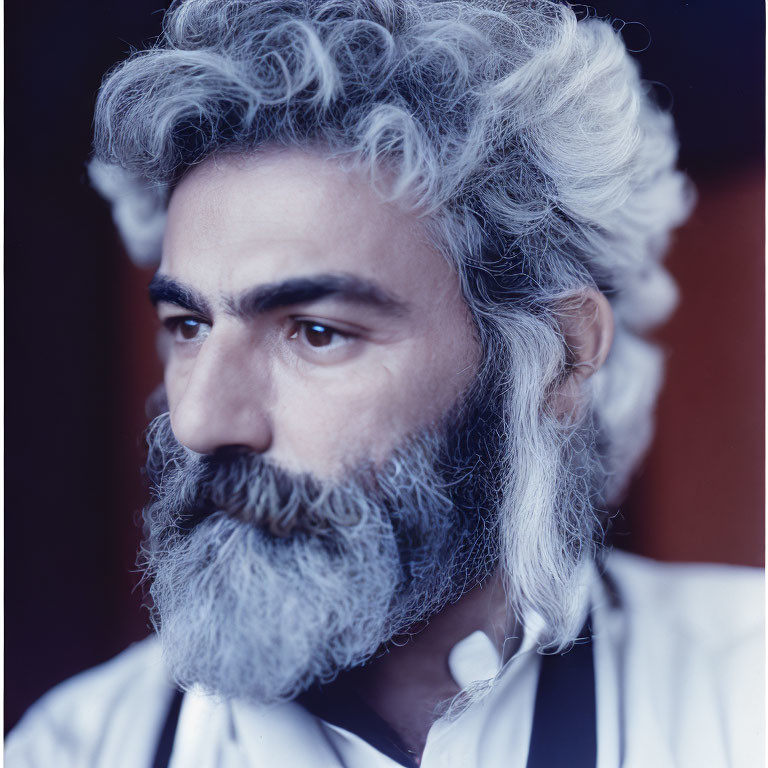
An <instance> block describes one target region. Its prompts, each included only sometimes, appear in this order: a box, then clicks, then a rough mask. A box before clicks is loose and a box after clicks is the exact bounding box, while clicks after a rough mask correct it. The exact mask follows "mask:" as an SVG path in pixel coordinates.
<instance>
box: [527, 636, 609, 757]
mask: <svg viewBox="0 0 768 768" xmlns="http://www.w3.org/2000/svg"><path fill="white" fill-rule="evenodd" d="M581 636H582V637H587V638H588V639H587V640H586V641H583V640H582V641H579V642H577V643H576V645H574V646H573V648H571V650H570V651H568V652H567V653H563V654H554V655H547V656H542V657H541V671H540V672H539V685H538V688H537V689H536V708H535V709H534V713H533V728H532V729H531V744H530V748H529V751H528V763H527V768H595V765H596V763H597V714H596V705H595V665H594V659H593V643H592V635H591V633H590V631H589V628H588V626H587V627H585V628H584V629H583V630H582V634H581Z"/></svg>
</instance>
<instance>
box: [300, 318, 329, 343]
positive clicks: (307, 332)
mask: <svg viewBox="0 0 768 768" xmlns="http://www.w3.org/2000/svg"><path fill="white" fill-rule="evenodd" d="M335 335H336V331H334V330H332V329H330V328H326V327H325V326H324V325H320V324H319V323H308V324H307V325H305V326H304V336H305V338H306V339H307V342H308V343H309V344H310V345H311V346H313V347H327V346H328V345H329V344H330V343H331V342H332V341H333V337H334V336H335Z"/></svg>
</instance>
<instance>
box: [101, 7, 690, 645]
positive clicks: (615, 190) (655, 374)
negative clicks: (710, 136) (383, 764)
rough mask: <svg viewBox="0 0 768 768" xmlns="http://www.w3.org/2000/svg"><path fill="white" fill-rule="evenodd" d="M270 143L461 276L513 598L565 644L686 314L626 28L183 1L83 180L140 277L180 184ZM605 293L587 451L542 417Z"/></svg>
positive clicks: (672, 202) (119, 84)
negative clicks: (348, 174)
mask: <svg viewBox="0 0 768 768" xmlns="http://www.w3.org/2000/svg"><path fill="white" fill-rule="evenodd" d="M275 144H277V145H283V146H299V147H307V146H310V145H311V146H313V147H319V148H321V149H322V151H324V152H325V153H326V154H327V155H328V156H329V157H334V158H337V159H339V160H340V161H342V162H346V163H350V164H354V165H356V166H358V167H363V168H364V169H368V171H369V172H370V179H371V182H372V183H373V184H374V185H376V186H377V188H379V189H381V191H382V194H383V195H384V196H385V197H386V198H387V199H395V198H397V199H399V200H403V201H406V202H407V203H408V204H409V205H410V206H412V208H413V210H415V211H417V212H418V213H419V214H420V215H421V216H422V217H423V220H424V222H425V225H426V227H427V229H428V231H429V233H430V235H431V237H432V239H433V241H434V244H435V245H436V246H437V247H438V248H439V249H440V250H441V251H442V252H443V253H444V254H445V256H446V258H448V259H449V260H450V261H451V263H452V264H453V265H454V266H455V268H456V271H457V273H458V275H459V279H460V281H461V284H462V288H463V291H464V296H465V298H466V301H467V303H468V305H469V307H470V310H471V312H472V314H473V317H474V319H475V322H476V325H477V327H478V331H479V336H480V338H481V341H482V343H483V347H484V352H485V361H486V366H485V368H484V371H483V376H484V377H492V378H493V379H494V380H495V381H496V382H497V383H501V384H503V387H504V391H505V397H506V404H505V409H504V416H503V417H502V422H503V423H502V424H500V425H499V429H501V430H503V432H504V434H505V436H506V440H507V456H506V464H505V467H504V468H503V472H504V477H503V481H504V482H503V484H504V487H505V491H506V493H505V494H504V499H503V502H502V507H503V516H502V519H501V523H500V533H499V535H500V541H501V551H502V555H501V560H502V565H503V567H504V571H505V575H506V582H507V588H508V590H509V594H510V597H511V599H512V602H513V604H514V606H515V609H516V610H518V611H519V613H520V614H521V615H522V614H524V613H525V612H526V611H528V610H529V609H532V610H534V611H535V612H536V613H538V614H539V615H541V616H542V617H543V618H544V620H545V621H546V623H547V626H548V627H549V628H550V635H549V638H550V640H551V641H552V642H553V643H554V644H555V645H560V646H562V645H563V644H564V643H566V642H567V641H568V640H569V639H570V638H572V637H574V636H575V634H576V633H577V632H578V630H579V628H580V624H579V622H580V617H579V616H578V615H577V608H576V606H577V596H576V595H575V594H574V592H575V584H576V583H577V579H578V574H579V571H580V569H581V567H582V565H583V564H584V563H585V562H586V560H588V559H591V558H593V557H595V555H596V551H597V545H595V546H591V545H586V544H585V542H589V541H591V540H596V539H597V538H598V537H596V536H592V537H590V536H586V535H585V530H591V531H594V530H597V529H599V528H600V525H601V519H600V512H601V506H602V505H604V503H605V499H607V498H615V497H617V496H618V494H619V492H620V491H621V490H622V488H623V487H624V486H625V485H626V482H627V480H628V478H629V476H630V473H631V471H632V469H633V468H634V467H635V465H636V464H637V462H638V460H639V459H640V457H641V456H642V454H643V453H644V451H645V449H646V448H647V445H648V443H649V441H650V437H651V432H652V418H651V414H652V409H653V405H654V403H655V399H656V394H657V391H658V387H659V384H660V380H661V368H662V360H661V355H660V353H659V351H658V350H657V349H655V348H654V347H653V346H652V345H651V344H649V343H648V342H647V341H646V340H644V339H643V338H642V335H641V334H642V333H643V332H644V331H645V330H647V329H648V328H650V327H651V326H653V325H654V324H656V323H658V322H660V321H662V320H664V319H665V318H666V317H667V316H668V314H669V313H670V312H671V310H672V308H673V306H674V304H675V299H676V293H675V287H674V284H673V283H672V281H671V279H670V277H669V275H668V274H667V272H666V271H665V270H664V268H663V267H662V265H661V263H660V260H661V257H662V255H663V252H664V250H665V248H666V245H667V240H668V235H669V232H670V230H671V229H672V228H673V227H674V226H675V225H677V224H679V223H680V222H682V220H683V219H684V218H685V216H686V214H687V212H688V210H689V208H690V204H691V193H690V191H689V189H688V187H687V184H686V181H685V179H684V177H683V176H682V175H681V174H680V173H679V172H677V171H676V170H675V158H676V152H677V144H676V140H675V136H674V129H673V125H672V120H671V117H670V116H669V115H668V114H666V113H664V112H663V111H661V110H660V109H659V108H658V107H657V106H656V105H655V104H654V102H653V100H652V99H651V97H650V94H649V91H648V88H647V86H646V85H645V84H644V83H643V82H642V81H641V80H640V78H639V75H638V70H637V66H636V64H635V62H634V61H632V59H631V58H630V57H629V55H628V54H627V52H626V50H625V47H624V45H623V43H622V41H621V38H620V36H619V33H618V32H617V31H616V30H615V29H614V28H613V27H612V26H611V25H610V24H609V23H607V22H606V21H603V20H600V19H597V18H590V17H586V18H582V19H578V18H577V16H576V14H575V13H574V11H573V10H572V9H571V8H570V7H569V6H567V5H565V4H561V3H558V2H554V0H513V1H511V2H510V1H509V0H473V1H472V2H470V1H469V0H258V1H257V0H187V1H186V2H182V3H177V4H175V5H174V6H173V7H172V9H171V10H170V11H169V12H168V13H167V15H166V17H165V21H164V31H163V35H162V37H161V38H160V40H159V41H158V42H157V43H156V44H155V45H153V46H152V47H151V48H149V49H147V50H143V51H137V52H135V53H134V54H133V55H132V56H131V57H130V58H129V59H128V60H127V61H126V62H124V63H122V64H121V65H119V66H118V67H116V68H115V69H114V70H113V71H112V72H111V73H109V75H108V76H107V78H106V79H105V81H104V84H103V86H102V89H101V92H100V94H99V98H98V104H97V109H96V118H95V155H94V159H93V160H92V162H91V165H90V172H91V178H92V180H93V182H94V184H95V185H96V186H97V187H98V188H99V189H100V190H101V191H102V193H103V194H104V195H105V196H106V197H107V198H108V199H109V200H110V201H111V202H112V205H113V212H114V217H115V220H116V222H117V224H118V226H119V227H120V229H121V232H122V234H123V237H124V240H125V242H126V245H127V248H128V250H129V252H130V253H131V254H132V256H133V257H134V258H135V259H136V260H137V261H139V262H142V263H148V262H151V261H152V260H154V259H156V258H157V256H158V255H159V247H160V237H161V234H162V229H163V217H164V211H165V207H166V205H167V201H168V197H169V195H170V193H171V191H172V190H173V188H174V186H175V184H176V183H177V182H178V181H179V179H180V178H181V176H182V175H183V174H184V173H185V171H186V170H187V169H189V167H191V166H193V165H195V164H197V163H199V162H201V161H202V160H204V159H205V158H207V157H209V156H210V155H212V154H214V153H218V152H251V151H254V150H256V149H257V148H259V147H261V146H265V145H275ZM382 168H386V171H387V173H386V174H382V173H381V172H380V171H381V170H382ZM594 287H596V288H598V289H600V290H601V291H603V293H604V294H605V295H606V296H607V297H608V299H609V301H610V303H611V305H612V307H613V311H614V314H615V318H616V331H615V337H614V345H613V349H612V351H611V353H610V355H609V357H608V359H607V361H606V363H605V365H604V366H603V368H602V369H601V370H600V371H599V372H598V373H597V374H596V375H595V376H594V377H593V379H592V383H591V391H590V392H589V393H588V395H589V399H590V403H591V406H590V407H587V408H586V409H584V412H583V419H585V420H587V421H590V422H591V423H592V424H593V425H594V426H595V428H596V430H597V432H596V434H597V437H596V438H594V439H592V438H590V439H588V440H586V441H585V440H584V439H583V438H582V437H580V436H581V435H583V433H582V432H581V431H580V430H579V429H577V428H576V427H577V425H573V424H571V425H568V424H563V420H562V419H558V418H556V417H555V415H554V414H552V413H551V411H550V407H549V402H550V397H551V394H552V392H553V391H554V389H555V388H556V387H557V386H558V384H559V383H560V382H562V381H563V380H564V378H565V377H566V376H567V375H568V373H569V370H570V368H569V365H570V354H571V351H570V350H569V349H568V348H567V345H566V343H565V341H564V337H563V333H562V330H561V323H560V320H561V313H562V312H563V307H566V306H568V304H569V300H571V301H572V300H574V298H577V297H578V296H579V295H581V293H582V292H583V290H584V289H585V288H594ZM594 433H595V430H590V431H589V434H590V435H592V434H594ZM566 475H567V476H568V478H569V480H568V482H564V480H563V478H564V476H566ZM577 487H580V488H581V491H580V492H578V493H577V492H575V491H574V490H573V489H574V488H577ZM564 488H568V489H570V490H568V491H567V492H564V491H563V489H564Z"/></svg>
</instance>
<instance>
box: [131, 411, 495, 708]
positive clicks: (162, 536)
mask: <svg viewBox="0 0 768 768" xmlns="http://www.w3.org/2000/svg"><path fill="white" fill-rule="evenodd" d="M467 402H471V403H472V404H471V405H470V406H467V404H466V403H467ZM488 402H489V401H488V399H487V398H485V399H481V398H477V397H474V398H472V399H471V401H465V404H464V405H463V406H462V407H461V408H460V409H457V410H456V411H455V412H454V414H461V416H460V417H459V416H458V415H453V416H451V417H450V418H448V419H446V423H445V425H443V427H441V428H440V429H429V430H424V431H422V432H421V433H419V434H418V435H416V436H414V437H411V438H409V439H408V440H407V441H405V443H404V444H403V446H402V447H400V448H399V449H397V450H395V451H393V453H392V454H391V456H390V458H389V459H388V460H387V462H386V463H385V464H384V466H382V467H381V468H379V469H375V468H373V467H371V466H370V465H364V466H361V467H358V468H357V469H356V470H355V471H353V472H351V473H348V475H347V477H346V478H345V479H344V480H343V481H341V482H321V481H318V480H316V479H315V478H312V477H311V476H308V475H294V474H291V473H288V472H286V471H284V470H282V469H280V468H278V467H275V466H274V465H272V464H270V463H269V462H268V461H266V460H264V459H263V458H262V457H261V456H258V455H255V454H238V455H227V456H224V457H220V456H213V457H211V456H201V455H200V454H195V453H193V452H191V451H189V450H187V449H185V448H184V447H183V446H181V445H180V444H179V443H178V441H177V440H176V438H175V436H174V435H173V432H172V430H171V426H170V417H169V415H168V414H167V413H165V414H163V415H161V416H159V417H158V418H156V419H155V420H154V421H153V422H152V424H151V425H150V429H149V432H148V444H149V455H148V462H147V469H148V474H149V476H150V479H151V480H152V481H153V484H154V489H153V491H154V501H153V502H152V503H151V504H150V505H149V506H148V507H147V508H146V509H145V510H144V522H145V542H144V544H143V546H142V553H141V557H140V563H141V565H142V566H143V568H144V575H145V578H146V579H147V580H149V581H151V588H150V594H151V597H152V600H153V607H152V620H153V623H154V625H155V628H156V630H157V631H158V634H159V635H160V638H161V641H162V645H163V655H164V659H165V662H166V664H167V666H168V668H169V671H170V673H171V675H172V676H173V678H174V679H175V681H176V682H177V683H178V684H179V685H180V686H181V687H182V688H184V689H188V688H189V687H191V686H192V685H197V686H200V687H201V688H202V689H203V690H205V691H206V692H209V693H215V694H219V695H222V696H224V697H227V698H230V697H233V698H243V699H246V700H250V701H254V702H259V703H271V702H276V701H282V700H290V699H293V698H295V697H296V696H297V695H298V694H299V693H301V692H302V691H304V690H306V689H307V688H308V687H310V686H311V685H312V684H314V683H321V684H322V683H326V682H329V681H331V680H332V679H333V678H334V677H335V676H336V675H337V674H338V672H339V671H341V670H344V669H349V668H352V667H355V666H358V665H360V664H362V663H364V662H365V661H366V660H368V659H369V658H370V657H371V656H373V655H374V654H375V653H376V651H377V649H379V648H380V647H381V646H382V645H383V644H385V643H386V642H388V641H389V640H390V639H392V638H393V637H395V636H397V635H403V634H408V633H409V632H412V631H413V630H414V628H415V627H416V626H417V625H419V624H420V623H422V622H425V621H427V620H428V619H429V618H430V617H431V616H433V615H434V614H435V613H437V612H438V611H439V610H441V609H442V608H443V607H444V606H445V605H446V604H447V603H449V602H451V601H455V600H457V599H458V598H459V597H461V595H463V594H464V593H465V592H466V591H467V590H468V589H470V588H471V587H473V586H475V585H476V584H479V583H481V582H482V581H483V580H484V579H485V578H487V576H488V575H489V574H490V573H491V572H492V571H493V569H494V567H495V565H496V562H497V557H498V553H497V551H496V550H497V547H496V540H497V535H496V527H497V512H496V510H497V508H498V498H497V496H498V492H499V490H498V488H497V484H496V482H495V481H494V478H495V475H496V473H495V472H494V469H495V460H494V455H495V453H496V447H497V438H498V435H496V431H495V428H494V426H493V425H494V422H493V420H490V419H489V417H488V413H487V412H488V409H489V407H488ZM478 405H479V406H480V408H479V409H478V407H477V406H478ZM457 422H458V423H460V424H461V426H460V427H457V426H455V425H456V423H457ZM446 425H447V426H446ZM450 425H454V426H450Z"/></svg>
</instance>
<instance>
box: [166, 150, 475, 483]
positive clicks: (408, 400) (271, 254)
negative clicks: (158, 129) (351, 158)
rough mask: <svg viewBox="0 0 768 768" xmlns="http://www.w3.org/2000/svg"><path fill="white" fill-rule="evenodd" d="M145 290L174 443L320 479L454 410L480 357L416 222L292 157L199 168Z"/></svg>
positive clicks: (463, 311)
mask: <svg viewBox="0 0 768 768" xmlns="http://www.w3.org/2000/svg"><path fill="white" fill-rule="evenodd" d="M158 275H159V276H161V277H162V280H160V281H158V280H157V279H156V281H155V290H154V291H153V292H154V298H155V300H156V301H157V309H158V314H159V317H160V319H161V321H162V323H163V324H164V326H165V327H166V329H168V331H169V333H168V334H166V336H167V337H169V338H168V345H167V347H166V350H167V360H166V366H165V385H166V391H167V396H168V404H169V409H170V415H171V424H172V428H173V432H174V434H175V435H176V437H177V438H178V440H179V441H180V442H181V443H182V444H183V445H184V446H186V447H187V448H189V449H191V450H193V451H196V452H198V453H203V454H212V453H214V452H216V451H217V450H218V449H221V448H225V447H233V446H238V447H241V448H247V449H248V450H249V451H251V452H256V453H260V454H263V455H264V457H265V458H267V459H268V460H270V461H271V462H272V463H273V464H275V465H277V466H280V467H283V468H285V469H287V470H290V471H293V472H311V473H312V474H314V475H315V476H318V477H334V476H338V475H339V474H340V473H341V472H342V471H343V469H344V468H345V467H349V466H354V465H356V464H359V462H360V461H363V460H370V461H372V462H374V463H380V462H381V461H383V460H384V459H385V458H386V456H387V455H388V454H389V452H390V451H391V450H392V448H393V447H394V446H396V445H397V444H398V443H399V442H400V441H402V439H403V438H404V437H405V436H407V435H408V434H410V433H412V432H414V431H415V430H417V429H419V428H422V427H425V426H428V425H429V424H432V423H433V422H435V421H436V420H438V419H439V418H440V417H441V416H443V415H444V414H445V413H446V411H447V410H448V409H449V408H450V407H451V406H452V405H453V404H455V403H456V402H457V400H458V399H459V398H460V396H461V394H462V393H463V392H464V391H465V390H466V388H467V386H468V385H469V383H470V382H471V381H472V380H473V378H474V376H475V374H476V371H477V367H478V361H479V346H478V342H477V340H476V336H475V333H474V329H473V326H472V323H471V320H470V317H469V313H468V310H467V308H466V304H465V302H464V301H463V299H462V296H461V293H460V290H459V283H458V279H457V277H456V275H455V273H454V272H453V271H452V269H451V268H450V267H449V265H448V263H447V262H446V260H445V258H444V257H442V256H441V255H440V254H439V253H437V252H436V251H435V250H434V248H432V247H431V246H430V245H428V243H427V242H426V239H425V237H424V233H423V231H422V228H421V226H420V223H419V221H418V219H417V218H416V217H415V216H413V215H410V214H407V213H405V212H403V211H402V210H399V209H398V208H396V207H395V206H394V205H385V204H383V203H382V202H381V201H380V199H379V198H378V197H377V195H376V194H375V192H374V191H373V190H372V189H371V188H370V187H369V186H368V185H367V184H366V182H365V181H363V180H362V178H359V177H356V176H354V175H351V174H349V173H347V172H345V171H343V170H341V169H340V168H339V167H338V166H337V165H335V164H333V163H332V162H328V161H324V160H323V159H321V158H320V157H318V156H315V155H310V154H304V153H300V152H298V151H272V152H269V153H265V154H260V155H259V156H258V157H250V158H247V157H244V156H225V157H219V158H216V159H208V160H207V161H206V162H204V163H202V164H201V165H200V166H198V167H196V168H195V169H193V170H192V171H191V172H190V173H189V174H188V175H187V176H186V177H185V178H184V179H183V180H182V181H181V183H180V184H179V186H178V187H177V189H176V190H175V191H174V193H173V196H172V198H171V202H170V206H169V210H168V224H167V230H166V237H165V241H164V246H163V256H162V262H161V265H160V270H159V272H158Z"/></svg>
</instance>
